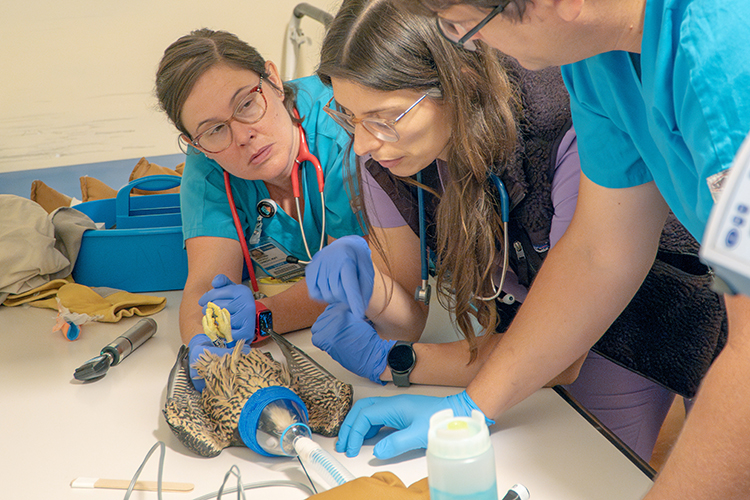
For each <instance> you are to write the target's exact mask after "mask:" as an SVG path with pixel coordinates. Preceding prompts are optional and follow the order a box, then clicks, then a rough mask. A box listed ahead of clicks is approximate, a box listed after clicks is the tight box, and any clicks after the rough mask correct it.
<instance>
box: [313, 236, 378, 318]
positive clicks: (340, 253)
mask: <svg viewBox="0 0 750 500" xmlns="http://www.w3.org/2000/svg"><path fill="white" fill-rule="evenodd" d="M305 278H306V282H307V290H308V292H309V293H310V297H312V298H313V299H316V300H321V301H323V302H327V303H328V304H334V303H336V302H344V303H346V304H347V305H348V306H349V309H351V311H352V313H353V314H354V316H355V317H357V318H364V317H365V311H367V306H368V305H369V304H370V298H371V297H372V287H373V283H374V280H375V269H374V267H373V265H372V255H371V253H370V247H369V246H367V242H366V241H365V240H364V238H362V237H361V236H344V237H343V238H339V239H337V240H336V241H334V242H333V243H331V244H330V245H328V246H327V247H325V248H323V249H322V250H320V251H319V252H318V253H316V254H315V256H314V257H313V258H312V261H311V262H310V263H309V264H308V265H307V267H306V268H305Z"/></svg>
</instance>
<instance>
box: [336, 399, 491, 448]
mask: <svg viewBox="0 0 750 500" xmlns="http://www.w3.org/2000/svg"><path fill="white" fill-rule="evenodd" d="M446 408H450V409H452V410H453V415H455V416H457V417H466V416H469V415H471V411H472V410H479V407H478V406H477V405H476V404H475V403H474V401H472V400H471V398H470V397H469V395H468V394H467V393H466V391H463V392H460V393H459V394H455V395H453V396H448V397H446V398H438V397H434V396H418V395H412V394H400V395H398V396H391V397H379V398H365V399H360V400H359V401H357V402H356V403H354V406H352V409H351V410H350V411H349V414H348V415H347V416H346V419H344V423H343V424H342V425H341V429H340V430H339V439H338V441H336V451H338V452H339V453H343V452H346V456H348V457H354V456H357V454H358V453H359V450H360V448H361V447H362V441H364V440H365V439H369V438H371V437H373V436H374V435H375V434H377V432H378V430H380V428H381V427H383V426H386V427H393V428H394V429H397V432H394V433H393V434H390V435H389V436H387V437H385V438H383V439H381V440H380V442H379V443H378V444H376V445H375V448H374V450H373V454H374V455H375V457H376V458H379V459H381V460H385V459H388V458H393V457H395V456H397V455H401V454H402V453H406V452H407V451H409V450H415V449H417V448H427V431H428V430H429V429H430V417H431V416H432V415H434V414H435V413H436V412H438V411H440V410H445V409H446ZM480 411H481V410H480ZM485 420H486V422H487V425H492V424H494V423H495V421H494V420H490V419H488V418H487V417H485Z"/></svg>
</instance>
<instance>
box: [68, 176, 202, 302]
mask: <svg viewBox="0 0 750 500" xmlns="http://www.w3.org/2000/svg"><path fill="white" fill-rule="evenodd" d="M180 180H181V179H180V177H178V176H174V175H152V176H148V177H142V178H140V179H136V180H134V181H133V182H131V183H130V184H128V185H127V186H125V187H123V188H122V189H120V191H119V192H118V193H117V197H116V198H112V199H107V200H96V201H89V202H86V203H81V204H79V205H76V206H75V207H74V208H76V209H78V210H80V211H81V212H83V213H85V214H86V215H88V216H89V217H91V219H93V220H94V222H101V223H104V228H105V229H96V230H94V229H92V230H88V231H86V232H85V233H84V234H83V239H82V241H81V250H80V252H79V254H78V259H77V260H76V264H75V267H74V268H73V279H74V280H75V281H76V282H77V283H81V284H83V285H86V286H92V287H93V286H106V287H112V288H118V289H120V290H125V291H128V292H133V293H141V292H153V291H160V290H181V289H183V288H184V287H185V280H186V279H187V272H188V265H187V252H185V249H184V248H183V246H182V220H181V218H180V195H179V194H151V195H145V196H131V191H132V190H133V189H135V188H138V189H142V190H147V191H162V190H166V189H171V188H173V187H176V186H179V185H180Z"/></svg>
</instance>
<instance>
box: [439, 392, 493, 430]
mask: <svg viewBox="0 0 750 500" xmlns="http://www.w3.org/2000/svg"><path fill="white" fill-rule="evenodd" d="M446 401H447V402H448V405H449V406H448V407H449V408H451V409H452V410H453V415H454V416H456V417H469V416H471V411H472V410H477V411H478V412H480V413H481V414H482V415H484V421H485V423H486V424H487V427H489V426H490V425H493V424H494V423H495V421H494V420H492V419H491V418H489V417H488V416H487V415H485V414H484V412H483V411H482V410H481V409H480V408H479V406H477V404H476V403H475V402H474V400H473V399H471V397H470V396H469V393H467V392H466V391H465V390H464V391H461V392H459V393H458V394H454V395H452V396H448V397H447V398H446Z"/></svg>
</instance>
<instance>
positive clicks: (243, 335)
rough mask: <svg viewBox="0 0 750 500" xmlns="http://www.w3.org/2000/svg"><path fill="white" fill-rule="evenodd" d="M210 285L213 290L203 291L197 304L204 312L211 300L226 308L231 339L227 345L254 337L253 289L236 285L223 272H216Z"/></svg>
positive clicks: (249, 340)
mask: <svg viewBox="0 0 750 500" xmlns="http://www.w3.org/2000/svg"><path fill="white" fill-rule="evenodd" d="M211 286H212V287H214V288H213V290H209V291H208V292H206V293H204V294H203V296H202V297H201V298H200V299H198V305H200V306H201V307H202V308H203V314H205V313H206V304H208V303H209V302H213V303H214V304H216V305H217V306H219V307H220V308H221V309H226V310H227V311H229V314H230V315H231V323H232V339H233V342H230V343H228V344H227V345H228V346H229V347H232V346H234V344H235V343H236V341H237V340H239V339H245V341H246V342H247V343H250V342H252V341H253V340H254V339H255V297H254V296H253V291H252V290H251V289H250V288H249V287H247V286H245V285H242V284H240V285H238V284H236V283H234V282H232V280H230V279H229V278H227V277H226V276H225V275H223V274H217V275H216V276H215V277H214V279H213V281H212V282H211Z"/></svg>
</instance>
